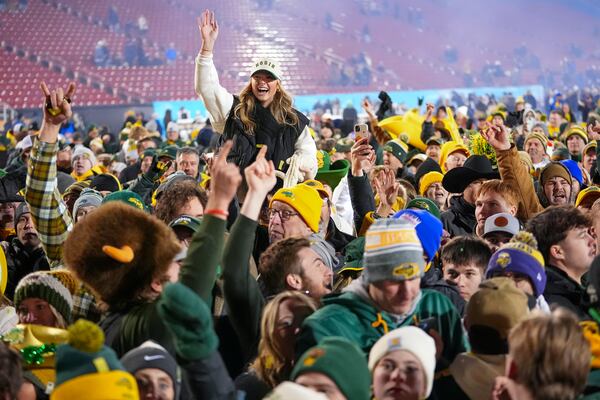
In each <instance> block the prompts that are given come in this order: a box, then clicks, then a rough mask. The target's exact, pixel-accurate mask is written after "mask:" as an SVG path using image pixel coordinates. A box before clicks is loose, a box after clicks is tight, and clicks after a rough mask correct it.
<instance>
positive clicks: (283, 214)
mask: <svg viewBox="0 0 600 400" xmlns="http://www.w3.org/2000/svg"><path fill="white" fill-rule="evenodd" d="M268 214H269V218H273V217H275V214H277V215H279V218H280V219H281V220H282V221H287V220H289V219H290V218H292V217H294V216H296V215H300V214H298V213H297V212H295V211H288V210H278V209H276V208H269V212H268Z"/></svg>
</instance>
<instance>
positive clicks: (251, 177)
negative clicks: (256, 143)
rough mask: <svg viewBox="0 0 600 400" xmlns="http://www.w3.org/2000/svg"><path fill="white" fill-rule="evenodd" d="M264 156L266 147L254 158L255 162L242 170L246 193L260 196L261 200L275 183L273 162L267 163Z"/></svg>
mask: <svg viewBox="0 0 600 400" xmlns="http://www.w3.org/2000/svg"><path fill="white" fill-rule="evenodd" d="M266 154H267V146H263V147H262V148H261V149H260V151H259V152H258V155H257V156H256V161H254V162H253V163H252V164H251V165H250V166H249V167H247V168H246V169H245V170H244V176H245V177H246V184H247V185H248V192H254V193H256V194H257V195H260V196H262V198H263V200H264V198H265V197H266V196H267V193H269V192H270V191H271V189H273V188H274V187H275V184H276V183H277V178H276V177H275V166H274V165H273V161H270V160H269V161H267V159H266V158H265V155H266Z"/></svg>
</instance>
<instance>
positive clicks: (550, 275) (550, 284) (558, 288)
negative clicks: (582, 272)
mask: <svg viewBox="0 0 600 400" xmlns="http://www.w3.org/2000/svg"><path fill="white" fill-rule="evenodd" d="M546 276H547V280H546V289H544V298H545V299H546V301H547V302H548V304H550V305H551V306H552V305H557V306H560V307H565V308H567V309H568V310H570V311H572V312H574V313H575V314H577V316H578V317H579V318H580V319H582V320H587V319H590V316H589V315H588V313H587V307H586V304H588V298H587V293H586V291H585V288H584V287H583V286H582V285H580V284H579V283H577V282H575V281H574V280H573V279H571V277H569V276H568V275H567V274H566V272H564V271H562V270H561V269H559V268H557V267H555V266H553V265H547V266H546Z"/></svg>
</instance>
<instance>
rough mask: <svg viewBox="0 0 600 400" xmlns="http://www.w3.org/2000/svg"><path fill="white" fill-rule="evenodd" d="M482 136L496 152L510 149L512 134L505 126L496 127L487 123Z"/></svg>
mask: <svg viewBox="0 0 600 400" xmlns="http://www.w3.org/2000/svg"><path fill="white" fill-rule="evenodd" d="M481 136H483V138H484V139H485V140H487V142H488V143H489V144H490V146H492V147H493V148H494V150H496V151H501V150H509V149H510V139H509V136H510V134H509V132H508V129H507V128H506V127H505V126H496V125H493V124H490V123H489V122H486V123H485V126H484V127H483V129H482V130H481Z"/></svg>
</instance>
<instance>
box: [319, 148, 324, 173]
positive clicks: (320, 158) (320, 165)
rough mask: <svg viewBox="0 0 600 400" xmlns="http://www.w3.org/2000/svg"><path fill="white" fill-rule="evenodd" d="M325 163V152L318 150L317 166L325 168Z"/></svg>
mask: <svg viewBox="0 0 600 400" xmlns="http://www.w3.org/2000/svg"><path fill="white" fill-rule="evenodd" d="M323 165H325V163H324V161H323V153H322V152H320V151H318V152H317V168H318V169H321V168H323Z"/></svg>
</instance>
